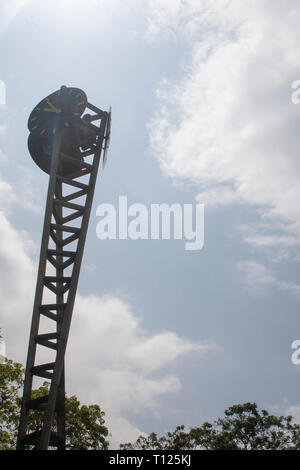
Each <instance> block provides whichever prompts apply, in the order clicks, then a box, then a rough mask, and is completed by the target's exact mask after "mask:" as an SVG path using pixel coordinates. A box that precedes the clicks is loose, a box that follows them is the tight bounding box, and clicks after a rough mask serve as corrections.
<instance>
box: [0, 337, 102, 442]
mask: <svg viewBox="0 0 300 470" xmlns="http://www.w3.org/2000/svg"><path fill="white" fill-rule="evenodd" d="M0 341H1V334H0ZM23 380H24V370H23V367H22V365H21V364H18V363H16V362H13V361H11V360H8V359H7V358H5V359H4V360H3V362H2V363H1V364H0V450H11V449H15V445H16V438H17V432H18V424H19V416H20V407H21V398H20V394H21V391H22V387H23ZM48 393H49V383H47V382H44V384H43V385H42V386H41V387H39V388H38V389H37V390H33V392H32V398H38V397H40V396H43V395H46V394H48ZM65 406H66V409H65V416H66V441H67V447H68V448H69V449H95V450H99V449H107V448H108V445H109V443H108V441H107V440H106V437H107V436H108V429H107V427H106V426H105V425H104V423H105V421H104V412H103V411H102V410H101V408H100V407H99V406H98V405H89V406H87V405H81V404H80V402H79V400H78V399H77V398H76V397H75V396H71V397H66V402H65ZM41 419H42V416H41V413H40V412H39V411H33V412H32V413H31V415H30V419H29V425H28V429H29V431H37V430H39V429H40V428H41Z"/></svg>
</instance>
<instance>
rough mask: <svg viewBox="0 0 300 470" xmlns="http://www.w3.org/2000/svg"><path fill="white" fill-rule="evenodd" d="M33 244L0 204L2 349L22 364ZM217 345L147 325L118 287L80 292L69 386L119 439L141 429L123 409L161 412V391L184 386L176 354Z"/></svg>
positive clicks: (31, 291) (33, 274) (31, 292)
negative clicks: (113, 291) (94, 406)
mask: <svg viewBox="0 0 300 470" xmlns="http://www.w3.org/2000/svg"><path fill="white" fill-rule="evenodd" d="M1 188H2V189H4V190H5V192H7V189H8V186H7V187H6V186H5V184H4V183H3V184H2V185H0V190H1ZM0 195H1V191H0ZM0 200H1V197H0ZM31 248H32V244H31V241H30V240H29V238H28V235H27V234H26V233H25V232H19V231H17V230H16V229H15V228H14V227H13V226H12V224H11V223H10V222H9V220H8V218H7V216H6V214H5V213H4V212H0V276H1V283H0V298H1V317H0V327H1V329H2V333H3V336H4V339H5V343H6V354H7V356H8V357H9V358H11V359H14V360H16V361H19V362H22V363H23V364H24V363H25V359H26V353H27V345H28V338H29V328H30V323H31V316H32V305H33V299H34V292H35V283H36V269H37V263H35V262H33V260H32V257H31ZM35 255H36V254H35ZM36 261H37V260H36ZM215 349H217V348H216V346H214V345H210V344H193V343H192V342H190V341H189V340H188V339H183V338H180V337H179V336H178V335H176V334H175V333H172V332H170V331H165V332H159V333H157V334H149V333H147V332H146V331H144V330H143V328H142V326H141V319H139V318H137V317H136V315H135V314H134V313H133V309H132V306H131V305H129V304H128V302H125V301H124V300H123V299H121V298H119V297H116V296H115V295H107V296H104V297H102V298H100V297H99V296H82V295H80V294H78V295H77V300H76V305H75V310H74V317H73V324H72V326H71V334H70V341H69V346H68V349H67V392H68V394H69V395H71V394H75V395H77V396H78V397H79V399H80V400H81V401H82V402H83V403H87V402H88V403H99V404H100V406H101V407H102V409H103V410H104V411H105V412H106V423H107V424H108V427H109V430H110V431H111V432H112V433H113V436H112V438H111V439H110V441H111V443H112V445H113V446H116V447H117V446H118V445H119V444H120V443H121V442H124V441H128V440H130V439H135V438H136V437H137V436H138V435H139V434H140V433H141V432H142V431H141V430H140V429H138V428H137V427H136V426H134V424H132V422H131V419H129V418H128V416H127V415H128V413H129V414H131V415H134V414H139V413H144V412H145V410H148V411H149V410H150V411H151V412H153V411H156V412H157V413H159V397H160V396H161V395H163V394H166V393H174V392H178V391H179V390H180V389H181V382H180V378H179V376H178V372H177V371H176V360H177V359H178V358H180V357H182V356H183V355H184V354H186V353H197V354H200V356H199V357H200V358H201V357H202V354H204V353H210V352H211V351H212V352H213V351H214V350H215ZM40 357H41V356H40ZM46 362H49V361H46Z"/></svg>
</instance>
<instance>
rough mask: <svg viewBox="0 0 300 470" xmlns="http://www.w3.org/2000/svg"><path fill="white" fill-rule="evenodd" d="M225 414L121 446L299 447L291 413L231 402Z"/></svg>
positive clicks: (299, 431) (299, 437) (299, 428)
mask: <svg viewBox="0 0 300 470" xmlns="http://www.w3.org/2000/svg"><path fill="white" fill-rule="evenodd" d="M224 415H225V416H224V418H219V419H217V420H215V421H214V422H213V424H211V423H208V422H206V423H204V424H203V425H202V426H200V427H195V428H191V429H190V430H189V431H186V430H185V427H184V426H177V427H176V428H175V430H174V431H173V432H168V433H167V434H166V435H165V436H162V437H157V435H156V434H155V433H151V434H150V435H149V436H140V437H139V438H138V439H137V441H136V442H135V443H133V444H132V443H125V444H121V446H120V448H121V449H122V450H133V449H134V450H188V449H189V450H192V449H199V450H200V449H207V450H283V449H291V450H292V449H294V450H295V449H300V426H299V425H298V424H296V423H294V424H293V423H292V417H291V416H273V415H270V414H269V413H268V412H267V411H266V410H261V411H259V410H258V408H257V405H256V403H244V404H242V405H233V406H231V407H229V408H228V409H226V410H225V412H224Z"/></svg>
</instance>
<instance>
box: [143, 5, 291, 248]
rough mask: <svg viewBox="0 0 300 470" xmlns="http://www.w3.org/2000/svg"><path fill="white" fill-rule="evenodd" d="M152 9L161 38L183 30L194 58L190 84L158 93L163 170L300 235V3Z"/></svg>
mask: <svg viewBox="0 0 300 470" xmlns="http://www.w3.org/2000/svg"><path fill="white" fill-rule="evenodd" d="M149 11H150V19H149V31H151V32H152V33H153V36H154V35H156V37H157V36H159V34H165V33H162V32H161V30H164V31H166V29H168V28H169V29H170V31H172V30H173V29H174V27H175V29H176V31H177V33H178V34H177V38H178V36H179V35H181V37H184V38H185V40H186V41H187V45H188V46H189V50H190V51H191V54H192V58H191V61H190V64H189V67H187V73H186V76H185V78H184V79H183V80H181V81H180V82H178V83H174V84H171V83H169V82H167V84H166V85H162V87H161V89H160V90H159V91H158V97H159V98H158V100H159V108H158V110H157V112H156V115H155V117H154V119H153V120H152V122H151V125H150V137H151V143H152V148H153V149H154V151H155V152H156V154H157V158H158V160H159V162H160V165H161V168H162V169H163V171H164V172H165V173H166V174H168V175H171V176H172V177H174V178H183V179H189V180H193V181H195V182H197V183H199V187H200V188H201V189H200V191H201V192H200V194H199V197H198V198H199V199H201V198H205V199H206V200H207V203H208V204H210V203H212V204H216V203H217V202H218V201H219V203H220V204H224V203H227V204H231V203H236V202H242V203H248V204H250V205H252V206H253V208H259V209H260V212H259V214H260V215H268V216H270V215H272V216H273V223H274V221H276V220H277V221H278V220H284V221H285V224H286V228H285V229H284V230H286V231H288V230H289V231H291V230H293V234H294V235H295V234H298V233H299V222H300V203H299V201H300V186H299V172H300V160H299V148H300V135H299V130H298V122H299V113H300V107H299V106H296V105H293V104H292V102H291V94H292V89H291V84H292V82H293V81H294V80H295V79H297V78H299V61H298V48H299V41H300V30H299V27H298V25H299V22H300V8H299V3H298V2H297V1H296V0H291V1H290V2H289V3H288V4H287V3H286V2H284V1H283V0H278V1H277V2H272V1H271V0H264V1H262V0H253V1H252V2H251V4H249V5H248V6H247V8H245V7H244V5H243V4H242V2H240V1H238V0H233V1H231V2H228V1H219V2H213V1H212V0H207V1H199V0H187V1H186V2H183V1H178V2H175V6H173V2H158V1H151V2H149ZM169 17H170V21H168V18H169ZM174 25H175V26H174ZM248 241H249V240H248ZM266 241H267V240H266ZM280 241H281V242H284V239H283V238H281V240H280ZM287 242H289V239H287Z"/></svg>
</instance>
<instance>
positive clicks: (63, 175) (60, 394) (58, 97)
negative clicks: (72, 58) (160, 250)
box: [17, 86, 111, 450]
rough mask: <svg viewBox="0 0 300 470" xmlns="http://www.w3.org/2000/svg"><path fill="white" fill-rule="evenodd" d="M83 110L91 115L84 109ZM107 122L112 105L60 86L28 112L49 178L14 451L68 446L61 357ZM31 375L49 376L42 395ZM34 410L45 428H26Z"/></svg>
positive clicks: (37, 157)
mask: <svg viewBox="0 0 300 470" xmlns="http://www.w3.org/2000/svg"><path fill="white" fill-rule="evenodd" d="M86 109H88V110H89V111H90V113H89V114H85V115H83V113H84V112H85V110H86ZM110 120H111V112H110V111H109V112H105V111H102V110H100V109H98V108H97V107H96V106H94V105H92V104H90V103H88V101H87V97H86V94H85V93H84V92H83V91H82V90H80V89H78V88H67V87H65V86H63V87H61V89H60V90H58V91H56V92H55V93H52V94H51V95H49V96H48V97H47V98H45V99H44V100H42V101H41V102H40V103H39V104H38V105H37V106H36V107H35V108H34V110H33V111H32V113H31V114H30V116H29V120H28V128H29V130H30V135H29V138H28V148H29V151H30V154H31V156H32V158H33V160H34V161H35V162H36V163H37V165H38V166H39V167H40V168H41V169H42V170H43V171H45V172H46V173H48V174H49V175H50V179H49V187H48V196H47V203H46V210H45V219H44V227H43V235H42V243H41V252H40V261H39V269H38V277H37V285H36V292H35V300H34V307H33V316H32V324H31V332H30V338H29V348H28V356H27V364H26V372H25V383H24V393H23V400H22V409H21V417H20V425H19V434H18V440H17V449H25V448H27V446H30V448H34V449H40V450H45V449H48V447H49V446H50V447H56V448H57V449H65V373H64V357H65V350H66V345H67V341H68V334H69V329H70V324H71V318H72V312H73V306H74V301H75V296H76V290H77V284H78V278H79V271H80V266H81V260H82V255H83V250H84V244H85V238H86V234H87V228H88V223H89V217H90V211H91V206H92V200H93V195H94V189H95V184H96V178H97V172H98V167H99V161H100V157H101V153H102V150H103V166H104V164H105V161H106V150H107V148H108V143H109V137H110ZM74 201H76V202H74ZM35 377H42V378H45V379H48V381H49V382H50V389H49V394H48V395H47V396H44V397H41V398H38V399H33V398H32V389H33V381H34V379H35ZM31 410H40V412H41V417H42V419H41V422H42V426H41V429H40V430H38V431H35V432H31V433H30V432H29V431H28V423H29V417H30V412H31Z"/></svg>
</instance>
